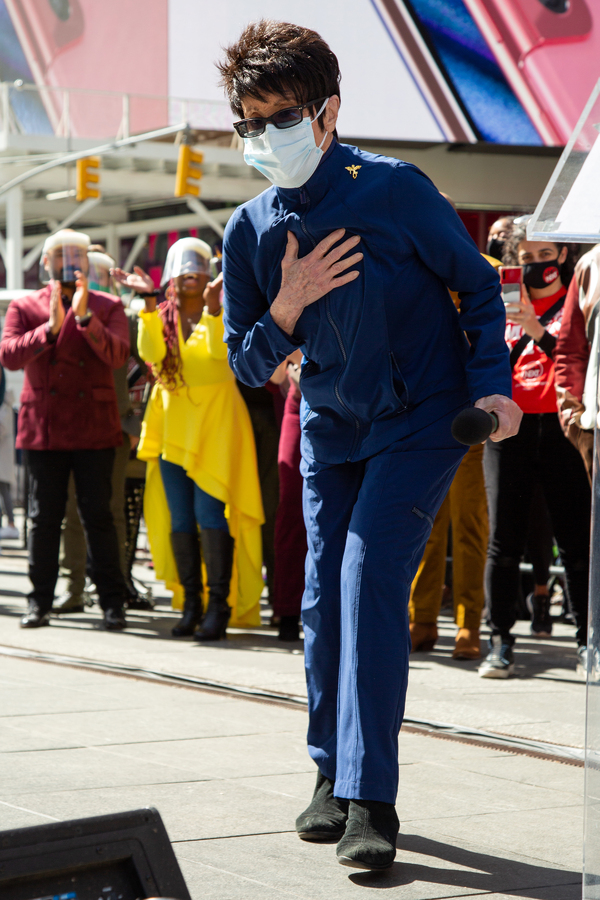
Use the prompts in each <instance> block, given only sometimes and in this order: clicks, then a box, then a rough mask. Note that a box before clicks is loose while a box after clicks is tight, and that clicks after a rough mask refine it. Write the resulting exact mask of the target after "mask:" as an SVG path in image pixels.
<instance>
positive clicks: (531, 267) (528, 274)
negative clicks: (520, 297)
mask: <svg viewBox="0 0 600 900" xmlns="http://www.w3.org/2000/svg"><path fill="white" fill-rule="evenodd" d="M559 279H560V264H559V262H558V256H557V257H556V259H546V260H544V261H543V262H534V263H527V265H525V266H523V284H526V285H527V287H531V288H540V289H541V288H547V287H549V286H550V285H551V284H554V283H555V282H557V281H559Z"/></svg>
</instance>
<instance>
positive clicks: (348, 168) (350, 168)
mask: <svg viewBox="0 0 600 900" xmlns="http://www.w3.org/2000/svg"><path fill="white" fill-rule="evenodd" d="M359 169H362V166H346V172H350V174H351V175H352V177H353V178H356V176H357V175H358V170H359Z"/></svg>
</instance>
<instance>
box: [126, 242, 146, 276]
mask: <svg viewBox="0 0 600 900" xmlns="http://www.w3.org/2000/svg"><path fill="white" fill-rule="evenodd" d="M147 241H148V235H147V234H138V236H137V237H136V239H135V241H134V242H133V247H132V248H131V250H130V251H129V256H128V257H127V259H126V260H125V262H124V263H123V268H124V269H125V271H126V272H129V270H130V269H131V267H132V265H133V264H134V262H135V261H136V259H137V258H138V256H139V253H140V250H141V249H142V247H144V246H145V245H146V243H147Z"/></svg>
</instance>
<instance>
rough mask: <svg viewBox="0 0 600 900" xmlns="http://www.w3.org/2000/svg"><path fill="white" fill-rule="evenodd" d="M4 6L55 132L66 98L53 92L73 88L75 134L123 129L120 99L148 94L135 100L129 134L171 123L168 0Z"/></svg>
mask: <svg viewBox="0 0 600 900" xmlns="http://www.w3.org/2000/svg"><path fill="white" fill-rule="evenodd" d="M4 2H5V4H6V8H7V10H8V13H9V15H10V18H11V20H12V24H13V27H14V30H15V32H16V34H17V36H18V39H19V42H20V44H21V47H22V49H23V53H24V55H25V58H26V60H27V63H28V65H29V68H30V69H31V72H32V74H33V78H34V81H35V83H36V85H37V86H38V88H39V89H40V96H41V98H42V101H43V103H44V106H45V109H46V112H47V115H48V118H49V119H50V122H51V123H52V126H53V128H54V131H55V132H58V131H62V133H65V127H64V115H63V114H64V94H63V91H61V90H48V89H49V88H71V89H76V90H73V91H72V93H70V94H69V125H70V134H71V135H73V136H76V137H89V138H95V137H108V136H110V135H115V134H116V133H117V132H118V131H119V128H120V125H121V121H122V116H123V104H122V99H121V97H120V96H118V94H134V95H137V94H142V95H149V96H144V97H132V98H131V100H130V131H131V133H133V134H135V133H139V132H141V131H146V130H151V129H153V128H160V127H163V126H165V125H167V124H168V100H167V94H168V57H167V54H168V46H167V34H168V0H127V2H126V3H123V2H122V0H102V2H101V3H100V2H98V0H4ZM148 47H150V48H151V52H148ZM44 89H46V90H44ZM87 90H89V91H95V92H96V94H95V96H94V95H93V94H92V95H91V94H86V93H83V91H87ZM79 91H81V93H80V92H79ZM100 92H107V93H105V94H104V95H102V93H100ZM108 92H115V93H114V94H112V95H111V94H110V93H108Z"/></svg>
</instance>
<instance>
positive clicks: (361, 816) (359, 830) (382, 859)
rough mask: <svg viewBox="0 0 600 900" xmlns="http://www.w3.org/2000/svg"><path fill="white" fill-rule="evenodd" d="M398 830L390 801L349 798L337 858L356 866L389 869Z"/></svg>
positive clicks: (343, 862)
mask: <svg viewBox="0 0 600 900" xmlns="http://www.w3.org/2000/svg"><path fill="white" fill-rule="evenodd" d="M399 830H400V822H399V821H398V814H397V813H396V807H395V806H394V804H393V803H382V802H381V801H379V800H350V806H349V809H348V824H347V825H346V831H345V834H344V836H343V838H342V839H341V841H340V842H339V844H338V845H337V848H336V851H335V852H336V856H337V858H338V862H339V863H341V865H343V866H353V867H354V868H356V869H388V868H389V867H390V866H391V865H392V863H393V862H394V859H395V857H396V839H397V837H398V831H399Z"/></svg>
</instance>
